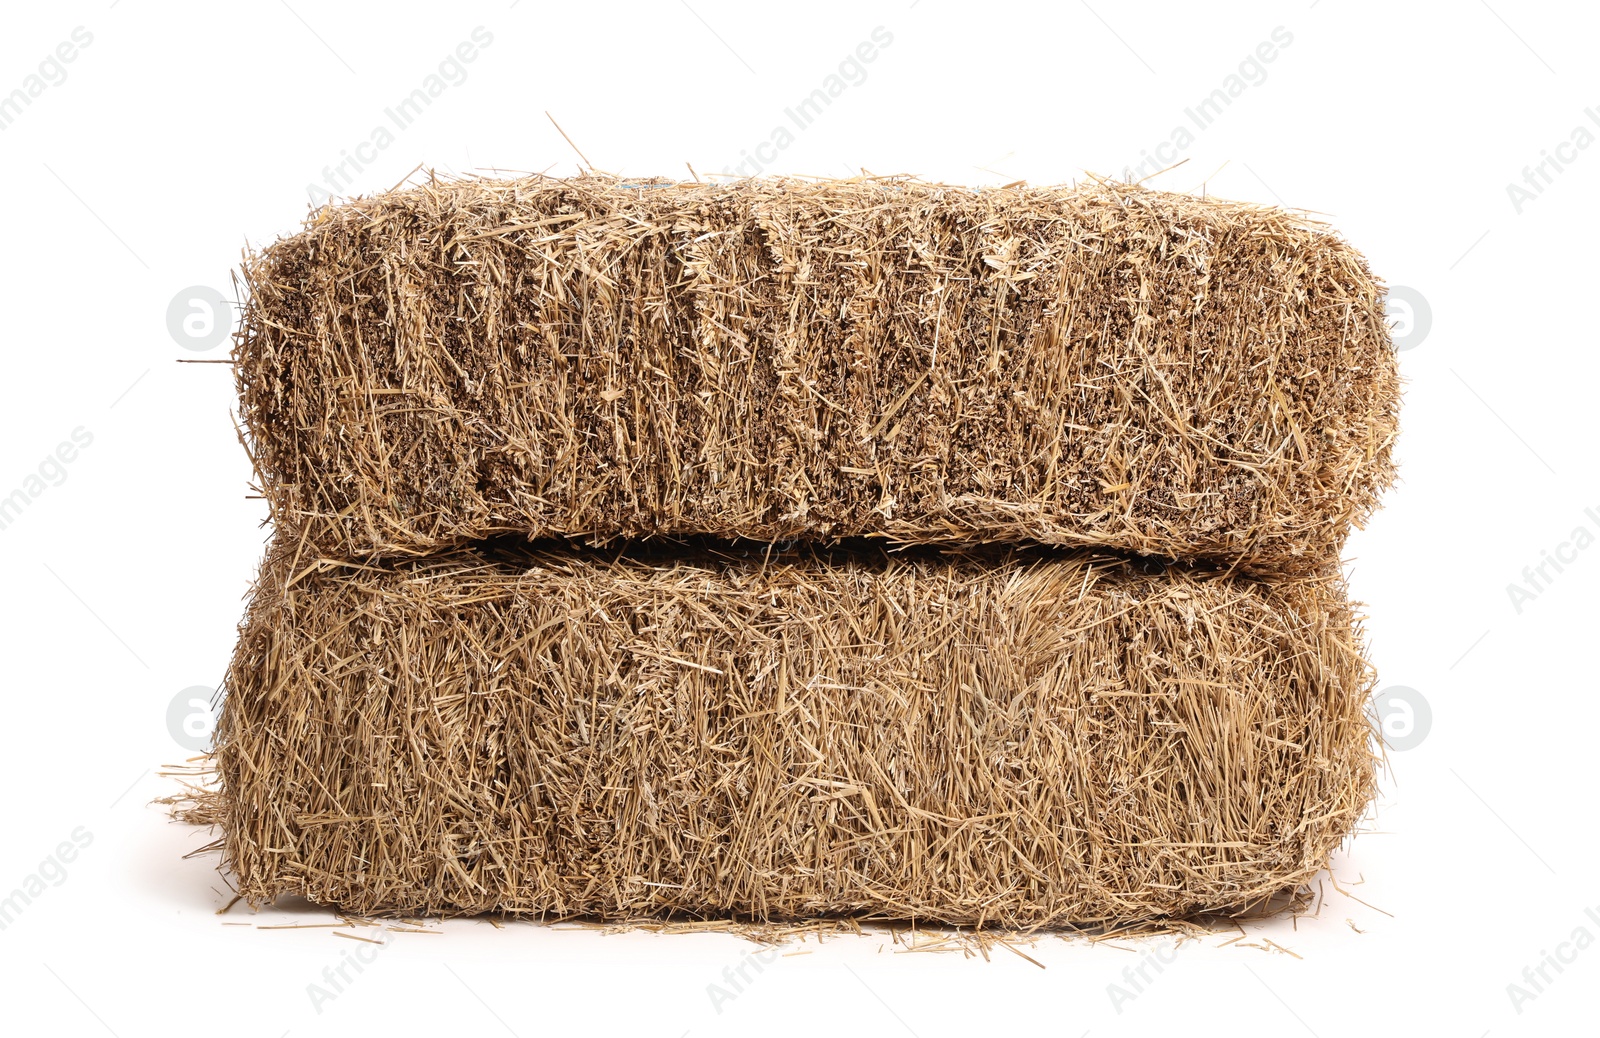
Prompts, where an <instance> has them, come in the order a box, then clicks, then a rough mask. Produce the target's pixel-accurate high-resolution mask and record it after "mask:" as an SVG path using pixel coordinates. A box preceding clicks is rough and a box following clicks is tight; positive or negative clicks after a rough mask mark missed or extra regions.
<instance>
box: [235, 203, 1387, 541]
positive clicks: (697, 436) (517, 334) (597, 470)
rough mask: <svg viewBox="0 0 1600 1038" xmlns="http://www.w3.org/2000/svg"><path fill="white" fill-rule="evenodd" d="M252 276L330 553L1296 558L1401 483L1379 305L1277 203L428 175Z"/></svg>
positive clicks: (266, 467) (263, 433) (253, 436)
mask: <svg viewBox="0 0 1600 1038" xmlns="http://www.w3.org/2000/svg"><path fill="white" fill-rule="evenodd" d="M244 282H245V286H246V288H247V290H248V292H247V296H248V298H247V302H246V309H245V317H244V322H243V327H242V331H241V333H240V335H239V339H238V343H237V347H236V350H235V361H236V363H237V368H236V370H237V373H238V380H239V390H240V394H241V413H242V416H243V418H244V421H245V424H246V428H247V435H248V441H249V445H250V447H251V449H252V452H253V454H254V457H255V459H256V463H257V466H258V471H259V474H260V479H261V481H262V483H263V488H262V489H263V491H264V493H265V494H266V496H267V498H268V500H269V502H270V505H271V508H272V515H273V518H274V521H275V523H276V525H277V527H278V529H279V530H280V532H281V533H282V534H283V535H284V537H285V539H287V540H297V541H298V540H302V539H303V540H305V541H306V542H307V543H308V544H310V545H311V546H312V547H313V549H314V550H315V551H316V552H318V553H320V554H322V555H327V556H339V557H345V558H367V557H378V556H389V557H393V556H402V555H415V554H423V553H427V552H432V551H437V550H439V549H442V548H447V547H450V546H452V545H458V544H462V543H466V542H472V541H476V540H480V539H482V538H485V537H490V536H494V535H497V534H517V535H521V536H526V537H528V538H542V537H568V538H577V539H581V540H584V541H587V542H589V543H602V542H606V541H609V540H612V539H618V538H652V537H671V538H681V537H693V536H712V537H719V538H728V539H735V538H752V539H756V540H762V541H777V540H783V539H788V538H800V539H807V540H837V539H842V538H851V537H882V538H886V539H889V540H891V541H894V542H898V543H902V544H933V543H938V544H946V545H973V544H978V543H983V542H1024V541H1035V542H1042V543H1046V544H1055V545H1075V546H1099V547H1105V548H1109V549H1114V550H1119V551H1129V552H1137V553H1140V554H1146V555H1159V556H1165V557H1170V558H1180V559H1190V558H1207V559H1214V560H1222V561H1224V562H1227V563H1235V564H1239V565H1240V566H1242V567H1245V568H1254V569H1258V570H1260V571H1262V572H1283V573H1291V572H1292V573H1302V572H1307V571H1309V570H1311V569H1314V568H1317V567H1319V566H1322V565H1325V564H1326V563H1327V561H1328V560H1330V559H1332V558H1334V557H1336V556H1337V553H1338V550H1339V547H1340V545H1341V543H1342V542H1343V540H1344V538H1345V536H1346V534H1347V533H1348V530H1349V528H1350V526H1351V524H1353V523H1354V524H1359V523H1360V522H1362V521H1363V519H1364V518H1365V517H1366V516H1367V514H1368V513H1369V512H1370V511H1371V510H1372V508H1373V507H1374V504H1375V502H1376V499H1377V495H1378V493H1379V492H1380V491H1381V490H1382V489H1383V488H1384V487H1385V486H1386V485H1387V484H1388V483H1389V482H1390V480H1391V478H1392V467H1391V462H1390V445H1391V442H1392V440H1393V437H1394V433H1395V428H1396V407H1397V394H1398V379H1397V375H1396V363H1395V357H1394V354H1393V351H1392V349H1391V346H1390V340H1389V332H1388V329H1387V327H1386V325H1385V321H1384V316H1383V300H1382V288H1381V286H1380V285H1379V284H1378V283H1377V282H1376V281H1375V280H1374V278H1373V277H1372V276H1371V274H1370V273H1369V272H1368V269H1367V266H1366V264H1365V262H1364V261H1363V259H1362V258H1361V257H1360V255H1359V254H1357V253H1356V252H1355V251H1354V250H1352V249H1351V248H1350V247H1349V246H1348V245H1346V244H1345V243H1344V242H1342V241H1341V240H1340V239H1339V238H1338V237H1336V236H1335V235H1333V234H1332V233H1330V232H1329V231H1328V230H1327V229H1326V228H1325V227H1323V226H1322V225H1320V224H1318V223H1316V222H1314V221H1311V220H1309V219H1307V218H1305V217H1303V216H1297V215H1291V214H1290V213H1287V212H1284V211H1282V210H1279V209H1274V208H1269V207H1263V206H1257V205H1247V204H1241V203H1233V202H1221V201H1214V200H1200V199H1196V198H1192V197H1189V196H1184V195H1175V194H1165V193H1159V192H1153V191H1147V190H1143V189H1139V188H1135V187H1129V186H1126V185H1122V186H1116V185H1102V184H1088V185H1084V186H1082V187H1077V188H1031V187H1009V188H1001V189H991V190H964V189H957V188H950V187H943V186H939V185H931V184H924V183H918V182H913V181H909V180H904V179H890V180H882V179H857V180H850V181H833V182H828V181H822V182H815V181H800V180H767V181H742V182H738V183H735V184H732V185H730V186H722V187H714V186H710V185H698V184H692V183H690V184H669V183H664V182H659V183H658V182H651V183H637V182H635V183H624V182H621V181H618V180H615V179H611V178H607V177H601V176H588V177H583V178H578V179H571V180H560V179H551V178H544V177H531V178H526V179H520V180H508V181H487V180H458V181H450V182H445V181H440V180H437V179H430V180H428V182H426V183H424V184H423V185H421V186H418V187H415V188H412V189H407V190H401V191H395V192H390V193H387V194H382V195H378V196H376V197H372V198H368V199H363V200H358V201H354V202H350V203H348V204H345V205H341V206H337V207H331V208H325V209H322V210H320V211H318V212H317V213H315V214H314V215H313V217H312V218H311V219H310V220H309V221H308V223H307V225H306V227H305V228H304V230H303V231H301V232H300V233H299V234H297V235H295V236H293V237H290V238H287V239H285V240H282V241H279V242H277V243H276V244H274V245H272V246H270V247H269V248H267V249H265V250H264V251H263V252H261V253H259V254H256V255H253V256H250V257H248V258H247V262H246V264H245V267H244Z"/></svg>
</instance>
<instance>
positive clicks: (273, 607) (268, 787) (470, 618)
mask: <svg viewBox="0 0 1600 1038" xmlns="http://www.w3.org/2000/svg"><path fill="white" fill-rule="evenodd" d="M241 635H242V637H241V641H240V643H239V646H238V650H237V653H236V655H235V657H234V660H233V663H232V666H231V670H230V673H229V675H228V678H227V692H228V694H227V698H226V702H225V705H224V709H223V713H222V716H221V719H220V724H219V728H218V749H217V760H218V764H219V769H220V774H221V777H222V789H223V793H222V798H221V803H220V804H214V805H211V806H212V807H214V808H215V809H216V810H215V811H214V812H213V813H214V814H216V815H219V816H220V818H221V820H222V827H223V830H224V833H225V847H226V856H225V860H226V862H227V864H228V865H229V866H230V867H231V869H232V871H233V873H234V874H235V878H236V883H237V887H238V891H239V893H240V894H242V895H243V896H245V897H246V898H248V899H249V900H250V901H251V902H263V901H270V900H271V899H273V898H275V897H277V896H279V895H286V894H292V895H302V896H304V897H307V898H310V899H312V900H313V901H317V902H323V903H330V904H334V905H338V906H341V907H342V908H343V909H345V910H346V911H350V912H359V913H427V914H435V913H437V914H454V913H478V912H489V911H495V912H511V913H525V914H530V915H535V916H541V917H552V916H569V915H580V914H581V915H586V916H593V917H601V918H606V919H625V918H633V917H642V916H646V915H650V916H667V915H687V916H694V917H705V918H724V919H726V918H744V919H755V920H761V921H775V920H783V919H795V918H807V917H817V916H827V915H833V914H845V915H853V916H858V917H872V918H883V919H918V920H923V921H928V922H941V923H949V924H968V925H978V924H993V925H996V926H1004V927H1032V926H1036V925H1046V924H1049V925H1074V926H1085V927H1098V926H1117V925H1121V924H1128V923H1132V922H1134V921H1140V920H1151V919H1157V920H1159V919H1172V918H1178V917H1190V916H1194V915H1197V914H1205V913H1214V912H1222V913H1230V912H1231V913H1244V912H1249V911H1253V910H1254V909H1256V908H1257V907H1258V906H1260V905H1261V904H1262V903H1263V902H1264V901H1265V900H1266V899H1268V898H1269V897H1271V896H1272V895H1273V894H1275V893H1281V892H1283V891H1284V890H1286V889H1292V888H1295V887H1296V885H1297V884H1301V883H1303V882H1304V881H1306V880H1307V879H1308V878H1310V877H1311V876H1312V875H1313V874H1314V873H1315V872H1316V871H1317V870H1318V869H1319V867H1321V866H1322V865H1323V864H1324V862H1325V861H1326V859H1327V857H1328V855H1329V853H1330V851H1331V850H1332V849H1333V848H1335V847H1336V846H1337V845H1338V844H1339V843H1340V841H1341V840H1342V839H1343V838H1344V837H1345V836H1346V835H1347V834H1349V833H1350V832H1351V830H1352V829H1353V827H1354V826H1355V824H1356V822H1357V820H1358V818H1359V816H1360V815H1361V814H1362V813H1363V811H1364V809H1365V807H1366V805H1367V804H1368V802H1369V799H1370V797H1371V795H1372V791H1373V781H1374V757H1373V745H1372V743H1371V741H1370V737H1371V731H1370V727H1369V724H1368V721H1367V719H1366V717H1365V715H1364V701H1365V695H1366V692H1367V689H1368V686H1369V683H1370V672H1369V669H1368V667H1367V665H1366V664H1365V663H1364V661H1363V658H1362V654H1361V651H1360V646H1359V631H1358V625H1357V620H1356V618H1355V617H1353V615H1352V613H1351V610H1350V608H1349V606H1348V605H1347V604H1346V602H1345V599H1344V597H1343V594H1342V588H1341V587H1339V586H1338V585H1337V583H1336V582H1334V581H1332V579H1331V578H1301V579H1293V580H1284V581H1280V582H1271V583H1265V582H1259V581H1255V580H1252V579H1246V578H1242V577H1238V576H1232V577H1229V576H1225V575H1221V574H1217V573H1214V572H1213V573H1207V572H1202V571H1197V570H1189V569H1185V570H1178V569H1173V570H1169V571H1168V572H1167V573H1165V574H1156V575H1149V574H1146V573H1144V572H1143V571H1142V570H1140V569H1137V568H1134V567H1133V566H1132V565H1131V564H1129V563H1125V562H1122V561H1118V560H1115V559H1110V558H1100V559H1093V558H1090V557H1087V556H1083V555H1072V554H1067V555H1059V554H1057V555H1041V554H1039V553H1033V554H1010V555H1008V556H1006V557H1004V558H994V557H979V556H974V555H971V554H964V555H934V554H931V553H914V554H912V555H902V556H889V555H886V554H883V553H881V552H879V551H877V550H875V549H873V550H869V549H865V548H858V547H852V548H851V549H850V550H848V551H846V550H843V549H836V550H833V551H831V552H829V553H826V554H817V553H813V552H810V551H807V550H798V551H794V552H790V553H786V554H785V553H777V552H773V553H762V552H755V551H752V552H751V553H749V554H741V553H737V552H730V551H729V550H726V549H724V550H720V551H714V550H711V549H705V550H698V551H695V552H691V553H687V554H683V553H680V554H676V555H668V554H664V553H663V554H660V555H649V554H641V553H640V552H639V551H638V550H637V549H635V550H634V551H633V552H632V553H630V554H626V555H624V554H618V555H615V556H608V557H606V558H601V559H595V558H584V557H577V556H574V555H573V554H572V553H571V552H570V551H565V550H563V551H557V550H548V551H546V550H543V549H541V550H540V551H538V552H535V553H531V554H519V553H506V552H496V553H495V554H486V553H484V552H481V551H462V552H458V553H453V554H447V555H443V556H440V557H435V558H430V559H425V560H414V561H404V562H399V563H396V564H393V565H390V566H380V567H375V566H358V565H352V564H345V563H328V562H318V563H314V564H312V565H309V566H307V565H303V564H301V563H300V562H297V561H296V560H295V559H294V558H292V557H290V556H289V555H288V554H287V553H282V554H279V555H278V556H276V557H274V558H273V559H272V560H270V561H269V563H268V565H267V566H266V568H265V571H264V573H263V577H262V581H261V583H260V585H259V586H258V590H257V592H256V593H255V595H254V598H253V602H252V604H251V606H250V609H249V612H248V616H247V619H246V621H245V623H244V624H243V626H242V629H241Z"/></svg>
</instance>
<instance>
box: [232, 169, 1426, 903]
mask: <svg viewBox="0 0 1600 1038" xmlns="http://www.w3.org/2000/svg"><path fill="white" fill-rule="evenodd" d="M244 280H245V283H246V286H247V288H248V292H249V295H248V300H247V305H246V316H245V320H244V324H243V328H242V331H241V332H240V334H239V336H238V340H237V347H236V350H235V357H234V359H235V364H236V371H237V373H238V380H239V391H240V398H241V412H242V415H243V417H244V420H245V427H246V428H245V440H246V445H247V447H248V448H249V449H250V451H251V453H252V457H253V459H254V461H255V464H256V467H257V472H258V476H259V480H260V483H261V489H262V492H263V494H264V495H265V496H266V498H267V500H268V502H269V505H270V507H271V514H272V519H273V521H274V524H275V526H276V531H277V536H276V538H275V544H274V547H273V548H272V549H271V550H270V551H269V554H268V558H267V561H266V563H265V564H264V567H263V571H262V574H261V578H260V580H259V581H258V583H257V587H256V590H255V592H254V594H253V597H252V601H251V604H250V607H249V610H248V613H247V616H246V618H245V621H244V623H243V624H242V626H241V628H240V641H239V645H238V648H237V651H236V652H235V655H234V658H233V661H232V664H231V666H230V669H229V673H228V678H227V681H226V698H225V701H224V707H223V712H222V717H221V721H220V723H219V727H218V736H217V740H218V741H217V748H216V760H217V765H218V770H219V773H220V775H221V780H222V781H221V786H220V791H219V792H218V793H216V794H215V795H214V797H213V799H212V800H211V801H210V802H209V804H208V805H207V810H206V811H205V812H203V814H205V815H207V816H209V817H215V818H217V819H219V820H220V821H221V824H222V828H223V832H224V838H223V841H222V842H223V844H224V846H225V851H226V853H225V863H226V865H227V866H228V867H229V868H230V869H231V870H232V873H233V876H234V879H235V881H236V883H237V886H238V889H239V892H240V893H241V894H242V895H244V896H245V897H247V898H248V899H249V900H250V901H251V902H252V903H261V902H269V901H271V900H273V899H274V898H276V897H278V896H281V895H288V894H292V895H301V896H304V897H307V898H310V899H312V900H315V901H319V902H324V903H329V904H334V905H338V906H340V907H342V908H343V909H345V910H347V911H354V912H362V913H402V914H406V913H437V914H455V913H477V912H491V911H492V912H508V913H518V914H527V915H532V916H537V917H542V918H551V917H566V916H576V915H583V916H592V917H599V918H603V919H608V920H628V919H638V918H642V917H646V916H650V917H660V916H691V917H696V918H703V919H734V918H737V919H753V920H756V921H760V922H772V921H780V920H794V919H803V918H812V917H818V916H853V917H865V918H875V919H917V920H921V921H924V922H933V923H946V924H955V925H973V926H979V925H994V926H1002V927H1035V926H1041V925H1051V926H1075V927H1096V928H1105V927H1123V926H1130V925H1136V924H1147V923H1149V922H1150V921H1152V920H1156V921H1160V920H1173V919H1179V918H1192V917H1196V916H1199V915H1207V914H1218V913H1220V914H1235V915H1237V914H1247V913H1254V912H1257V911H1260V910H1262V909H1263V908H1264V907H1268V906H1274V905H1280V904H1282V903H1283V899H1282V898H1281V895H1283V894H1284V893H1286V892H1290V893H1292V892H1293V891H1295V890H1297V889H1299V888H1301V886H1302V885H1303V884H1304V883H1305V882H1306V881H1307V880H1308V879H1309V878H1310V877H1311V876H1312V875H1314V874H1315V872H1316V871H1317V870H1318V869H1319V868H1321V867H1322V866H1323V865H1324V864H1325V862H1326V860H1327V857H1328V855H1329V854H1330V853H1331V851H1332V850H1333V849H1334V848H1335V847H1337V846H1338V844H1339V843H1340V842H1341V841H1342V840H1343V839H1344V838H1345V837H1346V836H1348V835H1349V834H1350V833H1351V832H1352V831H1353V829H1354V828H1355V826H1356V824H1357V822H1358V820H1359V819H1360V817H1361V816H1362V814H1363V813H1364V811H1365V810H1366V808H1367V805H1368V804H1369V802H1370V799H1371V796H1372V791H1373V784H1374V743H1373V738H1372V732H1371V729H1370V726H1369V724H1368V720H1367V716H1366V712H1365V711H1366V702H1367V696H1368V694H1369V691H1370V688H1371V684H1372V679H1373V675H1372V673H1371V670H1370V668H1369V667H1368V665H1367V664H1366V662H1365V661H1364V659H1363V657H1362V651H1361V634H1360V629H1359V624H1358V620H1357V617H1356V616H1355V613H1354V611H1353V609H1352V607H1351V606H1350V604H1349V603H1348V602H1347V600H1346V595H1345V589H1344V586H1343V583H1342V581H1341V580H1340V578H1339V577H1338V576H1337V562H1338V552H1339V550H1340V547H1341V545H1342V544H1343V543H1344V540H1345V538H1346V536H1347V535H1348V533H1349V530H1350V529H1351V527H1352V526H1353V525H1355V524H1358V523H1360V522H1362V521H1363V520H1364V519H1365V518H1366V516H1367V515H1368V514H1369V513H1370V512H1371V510H1372V509H1373V508H1374V507H1375V504H1376V501H1377V498H1378V495H1379V494H1380V492H1381V491H1382V490H1383V489H1384V488H1385V487H1386V486H1387V485H1388V484H1389V483H1390V482H1391V480H1392V478H1393V467H1392V462H1391V457H1390V452H1391V446H1392V442H1393V439H1394V435H1395V428H1396V414H1397V407H1398V378H1397V374H1396V368H1395V361H1394V356H1393V353H1392V349H1391V347H1390V343H1389V336H1388V330H1387V328H1386V326H1385V323H1384V320H1383V300H1382V288H1381V286H1380V285H1379V284H1378V283H1377V282H1376V281H1375V280H1374V279H1373V278H1372V276H1371V274H1370V273H1369V272H1368V270H1367V268H1366V265H1365V263H1364V261H1363V260H1362V259H1361V257H1360V256H1359V254H1357V253H1356V252H1354V251H1353V250H1352V249H1351V248H1350V247H1349V246H1347V245H1346V244H1344V243H1343V242H1342V241H1340V240H1339V239H1338V238H1337V237H1335V236H1334V235H1333V234H1332V233H1331V232H1329V231H1328V230H1327V229H1326V228H1324V227H1322V226H1320V225H1317V224H1314V223H1312V222H1309V221H1307V220H1304V219H1301V218H1297V217H1292V216H1290V215H1288V214H1286V213H1284V212H1282V211H1280V210H1275V209H1270V208H1264V207H1259V206H1250V205H1243V204H1238V203H1225V202H1217V201H1202V200H1198V199H1194V198H1188V197H1185V196H1177V195H1168V194H1161V193H1156V192H1151V191H1145V190H1142V189H1137V188H1131V187H1127V186H1110V185H1101V184H1093V185H1088V186H1084V187H1079V188H1072V189H1031V188H1012V189H999V190H989V191H968V190H961V189H954V188H948V187H942V186H937V185H928V184H922V183H917V182H912V181H907V180H898V179H897V180H887V181H885V180H866V179H862V180H853V181H845V182H811V181H805V182H801V181H793V180H776V181H756V182H740V183H738V184H734V185H726V186H721V187H714V186H709V185H699V184H669V183H665V182H654V181H652V182H645V183H623V182H621V181H618V180H615V179H612V178H606V177H599V176H585V177H582V178H578V179H574V180H555V179H549V178H543V177H533V178H527V179H522V180H513V181H503V182H489V181H481V180H469V181H455V182H439V181H437V180H432V179H430V180H429V181H428V182H427V183H425V184H423V185H421V186H419V187H415V188H411V189H407V190H403V191H396V192H391V193H388V194H385V195H381V196H378V197H375V198H370V199H364V200H358V201H354V202H351V203H348V204H345V205H341V206H338V207H332V208H326V209H323V210H321V211H319V212H318V213H316V214H314V216H313V218H312V219H311V220H310V221H308V223H307V226H306V227H305V229H304V230H302V231H301V232H300V233H299V234H296V235H294V236H292V237H290V238H287V239H284V240H282V241H280V242H278V243H276V244H274V245H272V246H270V247H269V248H267V249H266V250H264V251H262V252H261V253H259V254H256V255H254V256H251V257H249V258H248V259H247V262H246V266H245V272H244ZM791 542H793V543H791Z"/></svg>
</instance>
